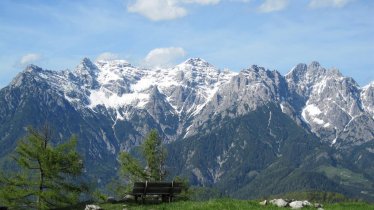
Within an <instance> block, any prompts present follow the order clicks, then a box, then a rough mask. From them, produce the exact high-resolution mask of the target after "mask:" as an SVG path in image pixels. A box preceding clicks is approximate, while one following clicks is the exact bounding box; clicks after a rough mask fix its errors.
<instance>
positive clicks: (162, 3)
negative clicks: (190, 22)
mask: <svg viewBox="0 0 374 210" xmlns="http://www.w3.org/2000/svg"><path fill="white" fill-rule="evenodd" d="M127 9H128V11H129V12H134V13H139V14H141V15H143V16H145V17H147V18H149V19H151V20H153V21H160V20H172V19H176V18H179V17H183V16H185V15H187V10H186V9H185V8H183V7H181V6H178V5H177V2H176V1H173V0H137V1H136V2H135V3H134V4H132V5H130V6H129V7H128V8H127Z"/></svg>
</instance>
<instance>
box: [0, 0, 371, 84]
mask: <svg viewBox="0 0 374 210" xmlns="http://www.w3.org/2000/svg"><path fill="white" fill-rule="evenodd" d="M83 57H89V58H91V60H95V59H98V58H106V59H114V58H118V59H125V60H128V61H129V62H130V63H133V64H134V65H170V64H177V63H179V62H182V61H183V60H185V59H187V58H189V57H201V58H203V59H205V60H207V61H208V62H210V63H212V64H213V65H215V66H217V67H219V68H221V69H223V68H229V69H230V70H233V71H240V70H241V69H243V68H246V67H248V66H250V65H252V64H257V65H260V66H264V67H266V68H269V69H276V70H278V71H280V72H281V73H282V74H285V73H287V72H288V71H289V70H290V69H291V68H292V67H293V66H295V65H296V64H298V63H310V62H311V61H314V60H317V61H319V62H320V63H321V64H322V65H323V66H324V67H327V68H331V67H336V68H338V69H340V71H341V72H342V73H343V74H344V75H346V76H350V77H353V78H354V79H355V80H356V81H357V82H358V83H359V84H360V85H366V84H368V83H369V82H370V81H373V80H374V1H372V0H110V1H109V0H79V1H78V0H44V1H43V0H1V1H0V87H4V86H6V85H7V84H8V83H9V82H10V81H11V79H12V78H13V77H14V76H15V75H16V74H17V73H18V72H20V71H22V70H23V69H24V67H25V66H26V65H27V64H30V63H33V64H37V65H39V66H41V67H43V68H46V69H53V70H62V69H67V68H68V69H73V68H74V67H75V66H76V65H77V64H78V63H79V62H80V60H81V59H82V58H83Z"/></svg>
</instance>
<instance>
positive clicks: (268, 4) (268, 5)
mask: <svg viewBox="0 0 374 210" xmlns="http://www.w3.org/2000/svg"><path fill="white" fill-rule="evenodd" d="M287 5H288V0H265V2H264V3H262V4H261V5H260V6H259V7H258V11H260V12H265V13H267V12H276V11H280V10H283V9H285V8H286V7H287Z"/></svg>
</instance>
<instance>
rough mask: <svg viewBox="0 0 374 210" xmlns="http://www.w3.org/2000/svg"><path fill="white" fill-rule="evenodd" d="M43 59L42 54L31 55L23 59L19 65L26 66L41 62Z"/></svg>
mask: <svg viewBox="0 0 374 210" xmlns="http://www.w3.org/2000/svg"><path fill="white" fill-rule="evenodd" d="M41 58H42V56H41V55H40V54H37V53H29V54H26V55H24V56H22V57H21V59H20V60H19V61H18V65H20V66H26V65H28V64H32V63H34V62H36V61H38V60H40V59H41Z"/></svg>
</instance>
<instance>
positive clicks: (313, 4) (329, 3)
mask: <svg viewBox="0 0 374 210" xmlns="http://www.w3.org/2000/svg"><path fill="white" fill-rule="evenodd" d="M352 1H353V0H311V1H310V2H309V7H310V8H321V7H336V8H341V7H344V6H345V5H347V4H348V3H349V2H352Z"/></svg>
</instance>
